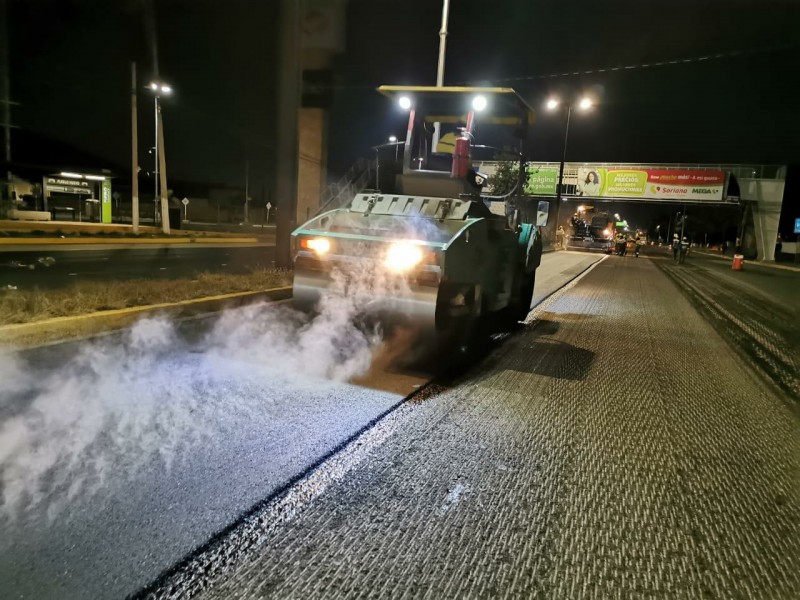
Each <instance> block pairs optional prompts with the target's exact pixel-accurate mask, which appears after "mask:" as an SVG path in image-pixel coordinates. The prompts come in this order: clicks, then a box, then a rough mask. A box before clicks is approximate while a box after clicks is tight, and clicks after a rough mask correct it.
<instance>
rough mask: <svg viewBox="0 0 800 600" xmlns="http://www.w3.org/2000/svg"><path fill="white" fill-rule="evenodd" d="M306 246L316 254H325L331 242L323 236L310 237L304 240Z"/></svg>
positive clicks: (328, 250)
mask: <svg viewBox="0 0 800 600" xmlns="http://www.w3.org/2000/svg"><path fill="white" fill-rule="evenodd" d="M306 246H308V249H309V250H313V251H314V252H316V253H317V254H327V253H328V252H330V249H331V242H330V240H327V239H325V238H311V239H310V240H308V242H306Z"/></svg>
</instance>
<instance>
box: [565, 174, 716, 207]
mask: <svg viewBox="0 0 800 600" xmlns="http://www.w3.org/2000/svg"><path fill="white" fill-rule="evenodd" d="M724 187H725V173H724V171H715V170H700V169H606V168H592V167H584V168H580V169H578V185H577V187H576V195H578V196H590V197H591V196H595V197H597V196H600V197H606V198H651V199H659V200H711V201H717V202H718V201H721V200H722V193H723V190H724Z"/></svg>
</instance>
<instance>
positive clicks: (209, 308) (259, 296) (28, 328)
mask: <svg viewBox="0 0 800 600" xmlns="http://www.w3.org/2000/svg"><path fill="white" fill-rule="evenodd" d="M291 297H292V288H291V286H286V287H280V288H273V289H270V290H260V291H255V292H238V293H235V294H222V295H219V296H206V297H204V298H196V299H194V300H184V301H182V302H168V303H163V304H150V305H147V306H136V307H132V308H122V309H118V310H106V311H101V312H95V313H90V314H86V315H77V316H74V317H55V318H53V319H44V320H41V321H33V322H32V323H20V324H15V325H3V326H0V345H11V346H15V347H31V346H37V345H40V344H45V343H52V342H57V341H64V340H67V339H70V338H75V337H83V336H89V335H95V334H98V333H102V332H107V331H114V330H117V329H123V328H125V327H128V326H130V325H131V324H132V323H134V322H135V321H137V320H138V319H141V318H142V317H147V316H152V315H154V314H166V315H169V316H171V317H173V318H175V317H188V316H192V315H197V314H202V313H209V312H218V311H220V310H223V309H226V308H233V307H236V306H242V305H245V304H249V303H251V302H257V301H259V300H269V301H272V302H276V301H280V300H287V299H289V298H291Z"/></svg>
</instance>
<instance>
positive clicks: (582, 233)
mask: <svg viewBox="0 0 800 600" xmlns="http://www.w3.org/2000/svg"><path fill="white" fill-rule="evenodd" d="M571 226H572V235H570V236H569V239H568V241H567V247H568V248H571V249H583V250H602V251H603V252H609V253H610V252H611V251H612V249H613V247H614V232H615V228H614V221H613V217H612V215H610V214H609V213H607V212H596V211H595V208H594V207H593V206H580V207H578V212H576V213H575V214H574V215H573V216H572V219H571Z"/></svg>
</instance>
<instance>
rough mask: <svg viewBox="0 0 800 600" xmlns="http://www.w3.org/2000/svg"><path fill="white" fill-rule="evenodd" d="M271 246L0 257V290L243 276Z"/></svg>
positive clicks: (265, 259) (261, 264)
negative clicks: (212, 275)
mask: <svg viewBox="0 0 800 600" xmlns="http://www.w3.org/2000/svg"><path fill="white" fill-rule="evenodd" d="M274 260H275V247H274V245H255V244H251V245H246V244H245V245H243V244H237V245H236V246H233V245H220V246H199V247H198V246H197V245H175V246H161V247H156V248H151V247H147V246H142V245H136V246H134V245H128V246H125V245H124V244H121V245H119V246H110V247H103V246H92V247H91V249H86V246H83V247H81V249H80V250H63V249H59V247H52V248H40V249H36V250H29V251H11V250H3V251H0V289H2V288H5V287H6V286H14V287H17V288H18V289H26V290H31V289H42V290H45V289H56V288H62V287H66V286H68V285H71V284H74V283H77V282H87V281H95V282H104V281H125V280H130V279H179V278H190V277H194V276H196V275H198V274H199V273H203V272H210V273H239V274H240V273H249V272H251V271H253V270H255V269H259V268H265V267H271V266H272V265H273V261H274Z"/></svg>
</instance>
